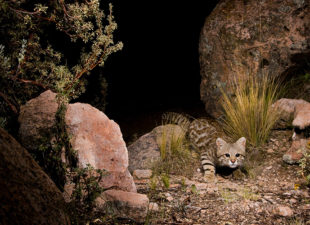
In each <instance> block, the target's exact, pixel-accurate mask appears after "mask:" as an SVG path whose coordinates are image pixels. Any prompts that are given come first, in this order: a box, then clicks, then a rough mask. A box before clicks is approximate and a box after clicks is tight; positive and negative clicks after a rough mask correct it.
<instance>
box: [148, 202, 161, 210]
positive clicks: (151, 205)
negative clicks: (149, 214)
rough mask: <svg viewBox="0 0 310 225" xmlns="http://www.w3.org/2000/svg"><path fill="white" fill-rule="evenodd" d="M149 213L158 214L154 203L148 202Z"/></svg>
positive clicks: (157, 208)
mask: <svg viewBox="0 0 310 225" xmlns="http://www.w3.org/2000/svg"><path fill="white" fill-rule="evenodd" d="M149 211H153V212H158V211H159V206H158V204H157V203H156V202H150V204H149Z"/></svg>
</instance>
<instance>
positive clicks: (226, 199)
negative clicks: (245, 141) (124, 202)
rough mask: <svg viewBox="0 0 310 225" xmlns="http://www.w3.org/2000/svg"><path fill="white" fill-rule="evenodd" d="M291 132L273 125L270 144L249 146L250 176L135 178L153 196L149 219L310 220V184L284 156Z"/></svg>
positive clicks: (141, 190)
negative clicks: (210, 180)
mask: <svg viewBox="0 0 310 225" xmlns="http://www.w3.org/2000/svg"><path fill="white" fill-rule="evenodd" d="M291 135H292V132H291V131H287V130H286V131H274V132H273V133H272V135H271V139H270V141H269V142H268V143H267V144H265V145H264V146H262V147H261V148H259V149H250V151H251V152H252V153H250V155H251V158H252V160H251V161H250V162H249V165H250V168H249V169H247V172H248V175H247V176H243V173H241V175H242V176H240V175H237V174H238V173H236V172H234V173H232V174H228V175H227V174H226V175H217V182H216V183H205V182H203V181H202V176H201V173H200V172H199V171H197V172H195V174H194V176H193V177H192V178H190V179H189V178H186V177H182V176H174V175H170V179H169V183H170V185H169V187H165V186H164V184H163V183H162V182H161V181H158V182H157V181H156V180H154V178H153V179H136V180H135V183H136V186H137V189H138V192H139V193H144V194H147V195H148V196H149V198H150V202H151V204H150V211H149V215H148V220H147V222H146V224H222V225H224V224H227V225H231V224H266V225H267V224H310V192H309V187H307V186H306V185H305V184H304V180H303V179H302V178H301V176H300V174H299V173H298V171H299V170H300V168H299V166H298V165H287V164H285V163H284V162H283V161H282V156H283V154H284V153H285V152H286V151H287V150H288V148H289V147H290V145H291V141H290V136H291ZM198 168H199V166H198V165H197V168H193V169H195V170H197V169H198ZM119 222H120V221H119ZM121 223H123V224H124V223H125V224H131V223H130V222H128V221H127V222H126V221H123V222H121Z"/></svg>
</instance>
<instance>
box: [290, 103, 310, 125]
mask: <svg viewBox="0 0 310 225" xmlns="http://www.w3.org/2000/svg"><path fill="white" fill-rule="evenodd" d="M293 126H294V127H298V128H299V129H305V128H306V127H307V126H310V103H308V102H307V103H306V104H298V105H296V107H295V116H294V120H293Z"/></svg>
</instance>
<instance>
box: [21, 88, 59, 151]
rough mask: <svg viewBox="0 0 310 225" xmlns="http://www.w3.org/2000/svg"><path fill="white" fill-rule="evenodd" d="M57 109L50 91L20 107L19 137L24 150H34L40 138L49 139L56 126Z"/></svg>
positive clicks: (54, 96) (54, 95)
mask: <svg viewBox="0 0 310 225" xmlns="http://www.w3.org/2000/svg"><path fill="white" fill-rule="evenodd" d="M57 108H58V104H57V102H56V94H55V93H53V92H51V91H45V92H43V93H42V94H40V95H39V96H38V97H37V98H34V99H31V100H30V101H28V102H27V103H26V104H25V105H23V106H21V108H20V114H19V117H18V121H19V123H20V128H19V136H20V141H21V144H22V145H23V146H24V147H25V148H27V149H28V150H36V149H38V147H39V145H40V144H41V142H42V138H45V139H46V138H47V139H51V137H52V136H53V134H54V129H55V124H56V119H55V114H56V112H57Z"/></svg>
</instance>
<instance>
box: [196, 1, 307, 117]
mask: <svg viewBox="0 0 310 225" xmlns="http://www.w3.org/2000/svg"><path fill="white" fill-rule="evenodd" d="M307 2H308V1H256V0H248V1H239V0H223V1H221V2H220V3H218V5H217V6H216V8H215V9H214V10H213V12H212V13H211V14H210V16H208V18H207V19H206V21H205V24H204V27H203V28H202V31H201V36H200V43H199V54H200V65H201V85H200V95H201V99H202V101H203V102H204V104H205V108H206V111H207V112H208V113H209V114H210V115H213V116H218V115H220V103H219V99H220V98H221V89H224V90H225V91H226V92H227V93H232V92H233V90H232V88H231V81H233V80H234V79H235V78H238V77H244V76H248V74H249V73H253V74H257V73H261V72H262V70H261V69H260V68H263V71H264V72H265V73H266V74H268V75H279V74H283V75H284V74H288V73H290V71H292V70H294V69H296V68H300V67H303V66H304V65H305V64H306V61H307V58H309V54H310V46H309V45H310V41H309V40H310V31H309V27H310V8H309V2H308V3H307Z"/></svg>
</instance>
